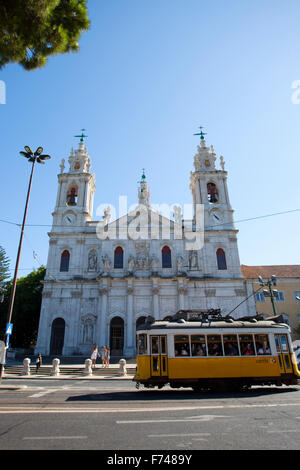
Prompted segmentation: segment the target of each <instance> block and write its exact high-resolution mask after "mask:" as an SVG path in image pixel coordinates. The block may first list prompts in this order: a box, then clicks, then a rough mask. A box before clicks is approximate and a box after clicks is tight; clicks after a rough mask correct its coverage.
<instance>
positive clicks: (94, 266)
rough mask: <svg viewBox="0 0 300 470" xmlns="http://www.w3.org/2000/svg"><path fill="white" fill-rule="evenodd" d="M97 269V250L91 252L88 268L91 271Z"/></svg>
mask: <svg viewBox="0 0 300 470" xmlns="http://www.w3.org/2000/svg"><path fill="white" fill-rule="evenodd" d="M96 269H97V255H96V253H95V251H94V250H93V251H90V252H89V261H88V270H89V271H96Z"/></svg>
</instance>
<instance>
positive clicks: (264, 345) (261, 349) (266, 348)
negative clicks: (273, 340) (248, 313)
mask: <svg viewBox="0 0 300 470" xmlns="http://www.w3.org/2000/svg"><path fill="white" fill-rule="evenodd" d="M254 338H255V346H256V351H257V354H258V355H259V356H267V355H269V354H271V350H270V343H269V338H268V335H255V336H254Z"/></svg>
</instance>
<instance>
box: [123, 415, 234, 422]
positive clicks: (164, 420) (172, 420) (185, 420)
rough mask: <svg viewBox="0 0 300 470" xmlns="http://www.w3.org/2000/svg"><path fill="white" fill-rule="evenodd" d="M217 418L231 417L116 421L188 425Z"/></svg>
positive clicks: (212, 416) (208, 416)
mask: <svg viewBox="0 0 300 470" xmlns="http://www.w3.org/2000/svg"><path fill="white" fill-rule="evenodd" d="M215 418H230V416H217V415H203V416H197V417H195V418H194V417H192V418H175V419H139V420H130V421H128V420H127V421H116V423H117V424H151V423H187V422H193V423H195V422H199V421H212V420H214V419H215Z"/></svg>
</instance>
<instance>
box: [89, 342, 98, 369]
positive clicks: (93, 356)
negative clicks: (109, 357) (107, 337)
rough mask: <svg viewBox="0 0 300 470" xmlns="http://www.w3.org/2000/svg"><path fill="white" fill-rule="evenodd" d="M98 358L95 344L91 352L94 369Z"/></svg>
mask: <svg viewBox="0 0 300 470" xmlns="http://www.w3.org/2000/svg"><path fill="white" fill-rule="evenodd" d="M98 357H99V351H98V346H97V345H96V344H95V346H94V347H93V349H92V352H91V359H92V367H93V368H94V369H95V367H96V361H97V358H98Z"/></svg>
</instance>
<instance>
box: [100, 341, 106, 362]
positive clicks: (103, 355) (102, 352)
mask: <svg viewBox="0 0 300 470" xmlns="http://www.w3.org/2000/svg"><path fill="white" fill-rule="evenodd" d="M101 359H102V367H105V364H106V346H102V349H101Z"/></svg>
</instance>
